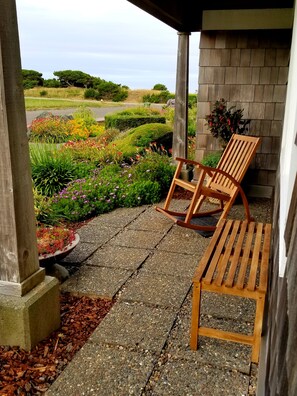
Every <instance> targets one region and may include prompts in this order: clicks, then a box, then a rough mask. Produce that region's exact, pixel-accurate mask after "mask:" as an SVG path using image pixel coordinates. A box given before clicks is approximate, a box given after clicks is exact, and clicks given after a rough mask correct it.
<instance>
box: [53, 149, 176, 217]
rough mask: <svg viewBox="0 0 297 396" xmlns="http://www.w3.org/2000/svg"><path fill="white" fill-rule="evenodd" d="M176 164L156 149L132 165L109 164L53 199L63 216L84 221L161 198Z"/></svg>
mask: <svg viewBox="0 0 297 396" xmlns="http://www.w3.org/2000/svg"><path fill="white" fill-rule="evenodd" d="M174 170H175V167H174V166H172V165H171V164H170V159H169V158H168V157H166V156H160V155H158V154H155V153H152V154H148V155H147V156H145V157H144V158H142V159H141V160H140V161H139V162H137V163H135V164H134V165H131V166H127V165H126V166H120V165H119V164H110V165H106V166H105V167H103V168H102V169H100V170H98V171H97V172H96V173H94V175H93V176H92V177H88V178H85V179H81V180H75V181H72V182H70V183H69V184H68V185H67V187H65V188H64V189H63V190H62V191H61V192H60V193H59V194H56V195H55V196H54V197H53V199H52V201H51V210H52V211H53V213H55V215H56V216H57V217H58V218H60V220H67V221H82V220H85V219H87V218H89V217H92V216H96V215H99V214H101V213H105V212H109V211H111V210H113V209H115V208H117V207H124V206H126V207H132V206H138V205H144V204H152V203H156V202H159V201H160V199H161V198H162V196H163V195H165V194H166V193H167V190H168V187H169V185H170V182H171V178H172V175H173V173H174Z"/></svg>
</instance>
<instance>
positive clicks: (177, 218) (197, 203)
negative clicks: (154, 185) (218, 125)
mask: <svg viewBox="0 0 297 396" xmlns="http://www.w3.org/2000/svg"><path fill="white" fill-rule="evenodd" d="M259 144H260V138H257V137H253V136H245V135H238V134H233V135H232V137H231V139H230V141H229V142H228V144H227V146H226V148H225V150H224V152H223V155H222V157H221V159H220V161H219V163H218V165H217V167H216V168H211V167H208V166H204V165H202V164H200V163H199V162H196V161H191V160H187V159H185V158H176V160H177V161H178V165H177V168H176V171H175V174H174V177H173V180H172V183H171V187H170V189H169V192H168V195H167V198H166V201H165V204H164V208H161V207H158V206H157V207H156V210H157V211H159V212H161V213H163V214H164V215H166V216H167V217H169V218H171V219H172V220H173V221H174V222H175V223H176V224H178V225H180V226H182V227H188V228H192V229H194V230H201V231H214V230H215V228H216V226H215V225H200V224H197V223H196V224H195V223H194V222H192V220H193V219H194V218H197V217H205V216H211V215H213V214H217V213H221V216H220V218H219V220H220V219H223V218H226V217H227V215H228V212H229V211H230V209H231V207H232V205H233V204H234V201H235V199H236V197H237V195H238V193H239V194H240V195H241V198H242V202H243V205H244V209H245V215H246V219H247V221H248V222H249V221H251V220H252V219H251V215H250V210H249V205H248V201H247V198H246V196H245V193H244V191H243V189H242V187H241V185H240V183H241V181H242V179H243V177H244V175H245V173H246V171H247V169H248V167H249V165H250V163H251V161H252V159H253V157H254V156H255V154H256V150H257V148H258V146H259ZM184 165H193V166H194V168H196V170H197V177H198V181H197V183H194V182H188V181H185V180H182V179H181V178H180V175H181V171H182V169H183V167H184ZM206 175H208V176H209V179H208V181H205V178H206ZM177 186H180V187H182V188H184V189H185V190H188V191H191V192H192V193H193V196H192V199H191V202H190V205H189V207H188V209H187V211H186V212H182V213H181V212H174V211H171V210H169V207H170V203H171V200H172V197H173V193H174V191H175V188H176V187H177ZM207 197H213V198H217V199H218V200H219V207H218V208H215V209H213V210H208V211H199V210H200V208H201V206H202V204H203V202H204V201H205V199H206V198H207Z"/></svg>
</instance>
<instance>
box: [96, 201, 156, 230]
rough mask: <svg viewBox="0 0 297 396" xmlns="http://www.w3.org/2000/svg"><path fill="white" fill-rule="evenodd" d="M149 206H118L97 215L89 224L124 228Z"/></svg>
mask: <svg viewBox="0 0 297 396" xmlns="http://www.w3.org/2000/svg"><path fill="white" fill-rule="evenodd" d="M147 208H148V206H146V205H144V206H139V207H136V208H118V209H115V210H113V211H112V212H109V213H104V214H102V215H100V216H98V217H96V218H95V219H93V220H92V221H90V223H89V224H90V225H91V226H98V225H107V226H108V227H120V228H122V227H125V226H126V225H128V224H129V223H131V221H133V220H134V219H136V218H137V217H138V216H139V215H140V213H142V212H144V211H145V210H146V209H147Z"/></svg>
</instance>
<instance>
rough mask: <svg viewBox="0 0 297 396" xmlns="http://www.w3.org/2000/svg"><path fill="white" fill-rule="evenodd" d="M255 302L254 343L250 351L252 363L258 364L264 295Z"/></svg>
mask: <svg viewBox="0 0 297 396" xmlns="http://www.w3.org/2000/svg"><path fill="white" fill-rule="evenodd" d="M256 301H257V307H256V315H255V324H254V343H253V349H252V362H253V363H258V361H259V352H260V344H261V335H262V324H263V313H264V304H265V295H263V296H260V297H259V298H258V299H257V300H256Z"/></svg>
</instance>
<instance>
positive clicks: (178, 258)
mask: <svg viewBox="0 0 297 396" xmlns="http://www.w3.org/2000/svg"><path fill="white" fill-rule="evenodd" d="M196 267H197V257H196V256H195V255H189V254H184V253H171V252H165V251H155V252H154V253H153V254H152V255H151V256H150V257H149V258H148V259H147V260H146V261H145V263H144V265H143V267H142V269H143V271H147V272H151V273H158V274H168V275H175V276H176V275H177V276H181V277H184V278H187V279H188V280H189V282H191V281H192V278H193V275H194V271H195V269H196Z"/></svg>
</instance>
